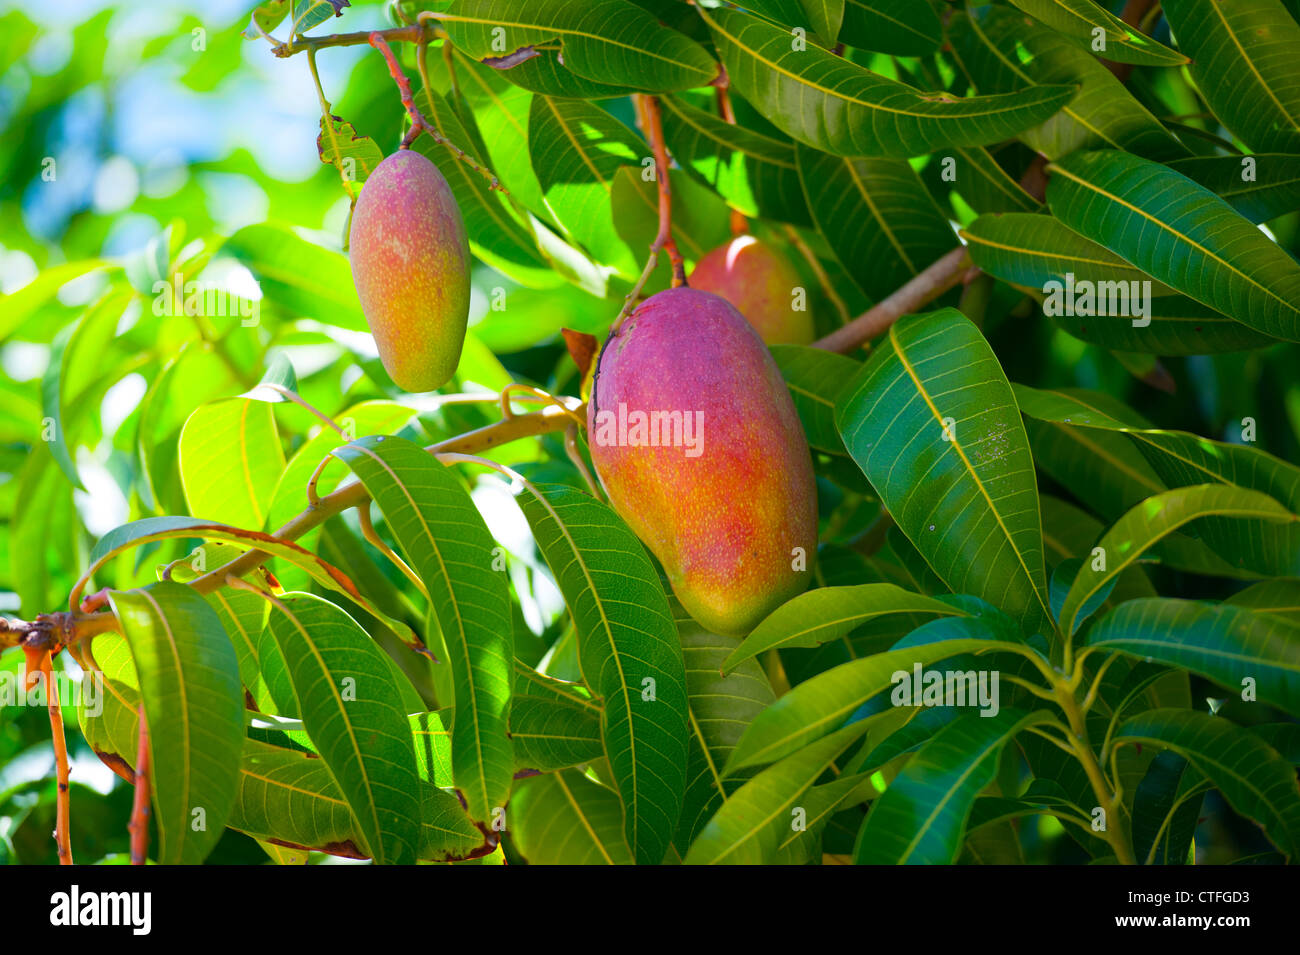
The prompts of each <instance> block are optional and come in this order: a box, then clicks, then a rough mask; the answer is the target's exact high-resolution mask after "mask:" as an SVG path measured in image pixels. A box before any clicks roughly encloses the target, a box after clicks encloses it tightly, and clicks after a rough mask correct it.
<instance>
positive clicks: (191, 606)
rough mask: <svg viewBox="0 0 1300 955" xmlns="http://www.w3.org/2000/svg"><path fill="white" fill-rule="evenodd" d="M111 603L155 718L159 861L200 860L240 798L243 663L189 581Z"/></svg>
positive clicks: (152, 740) (116, 595) (115, 597)
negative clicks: (240, 668)
mask: <svg viewBox="0 0 1300 955" xmlns="http://www.w3.org/2000/svg"><path fill="white" fill-rule="evenodd" d="M109 602H110V605H111V606H112V608H113V613H114V614H115V615H116V616H117V619H118V621H119V622H120V624H121V626H122V633H123V635H124V636H125V637H126V641H127V643H129V644H130V647H131V656H132V657H133V658H134V661H135V669H136V672H137V674H138V679H139V687H140V695H141V698H142V700H143V703H144V712H145V719H146V720H147V721H148V725H149V766H150V779H151V782H152V784H153V805H154V821H155V823H156V824H157V827H158V843H159V844H158V861H159V862H161V863H163V864H164V865H181V864H183V865H198V864H199V863H201V862H202V861H203V860H204V859H205V858H206V857H207V855H208V853H209V852H211V851H212V848H213V847H214V846H215V845H216V844H217V840H218V839H220V838H221V831H222V829H223V828H224V827H225V825H226V818H227V816H229V814H230V810H231V806H232V805H233V804H234V800H235V786H236V777H237V774H238V772H239V756H240V752H241V751H242V749H243V744H244V697H243V691H242V690H241V688H240V683H239V661H238V660H237V659H236V657H235V650H234V647H232V646H231V644H230V640H229V639H228V638H227V637H226V634H225V633H224V632H223V631H222V629H221V621H220V620H219V619H218V618H217V615H216V613H215V612H214V611H213V609H212V608H211V607H209V606H208V604H207V602H206V601H204V599H203V598H202V597H200V596H199V595H198V594H197V593H195V592H194V591H193V590H192V589H190V588H189V587H186V586H185V585H184V584H173V583H158V584H153V585H152V586H150V587H146V588H143V589H141V590H131V591H125V592H123V591H112V592H110V593H109ZM132 762H134V760H132Z"/></svg>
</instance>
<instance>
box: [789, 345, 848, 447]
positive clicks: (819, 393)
mask: <svg viewBox="0 0 1300 955" xmlns="http://www.w3.org/2000/svg"><path fill="white" fill-rule="evenodd" d="M770 348H771V351H772V357H773V358H774V359H776V365H777V367H778V368H780V369H781V377H782V378H784V379H785V386H786V388H788V389H789V390H790V397H791V398H792V399H794V410H795V411H796V412H798V414H799V420H800V422H802V424H803V430H804V433H805V434H806V435H807V436H808V444H809V445H811V446H812V448H813V449H814V450H817V451H824V452H825V453H827V454H848V451H847V450H845V448H844V441H843V440H842V439H841V438H840V432H839V429H838V428H837V427H836V426H835V402H836V400H837V399H838V398H839V396H840V393H841V392H842V391H843V390H844V385H845V383H846V382H848V381H849V380H850V379H851V378H853V376H854V375H855V374H857V371H858V369H859V368H860V367H861V365H860V364H859V363H858V362H856V361H854V360H853V359H852V358H846V357H845V356H843V355H837V354H836V353H835V352H830V351H825V350H824V349H821V348H811V347H808V346H806V345H772V346H770Z"/></svg>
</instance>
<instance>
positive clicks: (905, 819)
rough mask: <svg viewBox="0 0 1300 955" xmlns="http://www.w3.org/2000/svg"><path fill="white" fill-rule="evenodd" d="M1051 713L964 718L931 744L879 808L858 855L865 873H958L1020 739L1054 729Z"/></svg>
mask: <svg viewBox="0 0 1300 955" xmlns="http://www.w3.org/2000/svg"><path fill="white" fill-rule="evenodd" d="M1050 719H1051V715H1050V714H1049V713H1047V712H1046V711H1045V710H1040V711H1038V712H1036V713H1029V714H1026V713H1025V712H1023V711H1021V710H1015V709H1002V710H1000V711H999V712H998V713H997V714H996V715H995V716H989V715H988V714H987V713H980V714H964V715H962V716H961V717H959V718H958V719H957V720H956V721H954V722H952V723H949V724H948V725H947V726H945V727H944V728H943V729H941V730H940V731H939V732H938V733H937V734H935V736H934V737H933V738H931V739H930V740H929V741H928V742H926V743H925V745H924V746H922V747H921V748H920V749H919V750H918V751H917V752H916V755H914V756H913V757H912V758H911V759H910V760H908V762H907V765H906V766H904V767H903V771H902V772H900V773H899V774H898V775H897V776H896V777H895V778H894V780H893V782H891V783H890V784H889V788H888V789H886V790H885V794H884V795H883V796H881V797H880V798H879V799H878V800H876V804H875V805H874V806H873V807H872V809H871V812H870V814H869V815H868V816H867V821H866V823H865V824H864V825H863V827H862V829H861V831H860V832H859V833H858V841H857V844H856V845H855V846H854V847H853V861H854V862H855V863H857V864H859V865H900V864H925V863H929V864H937V865H951V864H952V863H953V862H955V861H956V859H957V856H958V854H959V853H960V852H961V847H962V843H963V842H964V841H965V836H966V821H967V819H969V818H970V814H971V809H972V808H973V806H974V805H975V797H976V796H978V795H979V793H980V790H982V789H983V788H984V787H985V786H987V785H988V784H989V783H990V782H991V781H992V780H993V777H994V775H995V774H996V773H997V767H998V757H999V756H1000V755H1001V754H1002V750H1003V749H1004V748H1005V747H1006V745H1007V743H1009V742H1010V741H1011V740H1012V739H1013V738H1014V737H1015V735H1016V734H1017V733H1019V732H1020V731H1021V730H1023V729H1025V728H1026V727H1028V726H1034V725H1037V724H1040V723H1046V722H1048V721H1049V720H1050Z"/></svg>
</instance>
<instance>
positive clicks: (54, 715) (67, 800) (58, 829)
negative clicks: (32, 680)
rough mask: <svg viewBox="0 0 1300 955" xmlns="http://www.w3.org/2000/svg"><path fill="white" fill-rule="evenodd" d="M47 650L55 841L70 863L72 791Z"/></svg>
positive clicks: (43, 672) (61, 860)
mask: <svg viewBox="0 0 1300 955" xmlns="http://www.w3.org/2000/svg"><path fill="white" fill-rule="evenodd" d="M50 656H51V655H50V653H49V652H48V651H47V652H45V653H44V654H42V656H41V677H42V678H43V679H44V680H45V703H46V707H47V709H48V710H49V713H50V735H51V737H53V739H54V769H55V779H56V782H57V783H58V787H59V793H58V809H57V812H56V815H55V819H56V822H55V828H54V841H55V842H56V843H57V845H58V847H59V865H72V837H71V829H70V826H71V823H72V805H71V803H72V793H71V791H70V790H69V788H68V779H69V772H68V741H67V739H66V737H65V736H64V733H63V710H61V709H60V708H59V688H58V687H57V686H56V685H55V683H54V668H53V666H52V665H51V663H50Z"/></svg>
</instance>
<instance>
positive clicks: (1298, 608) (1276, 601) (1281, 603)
mask: <svg viewBox="0 0 1300 955" xmlns="http://www.w3.org/2000/svg"><path fill="white" fill-rule="evenodd" d="M1224 603H1225V604H1231V605H1232V606H1234V607H1248V608H1250V609H1251V610H1253V611H1255V613H1270V614H1273V615H1275V616H1278V617H1285V618H1286V619H1288V620H1290V621H1291V622H1292V623H1300V580H1265V581H1262V582H1260V583H1258V584H1255V585H1253V586H1251V587H1247V588H1246V589H1245V590H1239V591H1237V593H1235V594H1233V595H1232V596H1231V597H1229V598H1228V599H1227V600H1225V601H1224Z"/></svg>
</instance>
